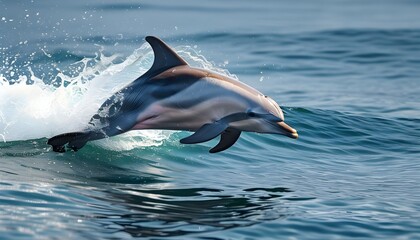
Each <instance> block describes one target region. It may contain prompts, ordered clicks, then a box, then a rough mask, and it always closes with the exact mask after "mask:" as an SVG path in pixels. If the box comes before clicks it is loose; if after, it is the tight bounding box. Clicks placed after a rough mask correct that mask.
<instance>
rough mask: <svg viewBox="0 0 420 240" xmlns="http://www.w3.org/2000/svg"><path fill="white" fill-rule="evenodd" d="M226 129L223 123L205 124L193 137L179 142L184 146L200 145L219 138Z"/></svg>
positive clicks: (226, 126) (226, 125)
mask: <svg viewBox="0 0 420 240" xmlns="http://www.w3.org/2000/svg"><path fill="white" fill-rule="evenodd" d="M226 128H228V124H226V123H224V122H214V123H207V124H204V125H203V126H201V127H200V128H199V129H198V130H197V131H196V132H195V133H194V134H193V135H191V136H189V137H186V138H183V139H181V140H180V142H181V143H184V144H193V143H202V142H207V141H209V140H212V139H213V138H215V137H217V136H219V135H220V134H221V133H222V132H223V131H224V130H226Z"/></svg>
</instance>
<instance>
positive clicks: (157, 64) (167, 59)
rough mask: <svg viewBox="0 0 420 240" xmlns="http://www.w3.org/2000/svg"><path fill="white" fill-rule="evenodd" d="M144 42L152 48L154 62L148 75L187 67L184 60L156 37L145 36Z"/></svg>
mask: <svg viewBox="0 0 420 240" xmlns="http://www.w3.org/2000/svg"><path fill="white" fill-rule="evenodd" d="M146 41H147V42H148V43H149V44H150V46H152V49H153V53H154V54H155V60H154V61H153V65H152V67H151V68H150V70H149V72H150V73H156V72H162V71H165V70H167V69H169V68H172V67H176V66H181V65H188V63H187V62H185V60H184V59H182V58H181V57H180V56H178V54H176V53H175V51H174V50H172V49H171V48H170V47H169V46H168V45H166V43H164V42H163V41H162V40H160V39H159V38H157V37H153V36H147V37H146Z"/></svg>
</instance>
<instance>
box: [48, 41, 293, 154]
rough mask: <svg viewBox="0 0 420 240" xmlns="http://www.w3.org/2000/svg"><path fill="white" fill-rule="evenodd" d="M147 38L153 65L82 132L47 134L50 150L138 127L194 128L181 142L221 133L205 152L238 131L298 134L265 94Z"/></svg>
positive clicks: (232, 139)
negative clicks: (198, 66) (48, 135)
mask: <svg viewBox="0 0 420 240" xmlns="http://www.w3.org/2000/svg"><path fill="white" fill-rule="evenodd" d="M146 41H147V42H148V43H149V44H150V45H151V47H152V49H153V52H154V61H153V65H152V67H151V68H150V69H149V70H148V71H147V72H146V73H144V74H143V75H142V76H140V77H139V78H137V79H136V80H135V81H133V82H132V83H130V84H128V85H127V86H125V87H124V88H122V89H121V90H119V91H118V92H116V93H114V94H113V95H112V96H111V97H109V98H108V99H107V100H106V101H105V102H104V103H103V104H102V106H101V107H100V108H99V110H98V112H97V113H96V114H95V115H94V116H92V118H91V120H90V121H89V123H88V124H87V127H86V128H85V129H84V130H83V131H81V132H72V133H64V134H60V135H57V136H55V137H52V138H50V139H49V140H48V144H49V145H51V146H52V148H53V151H55V152H65V151H66V149H72V150H73V151H77V150H79V149H80V148H82V147H83V146H84V145H85V144H86V143H87V142H88V141H93V140H98V139H102V138H107V137H112V136H115V135H118V134H121V133H124V132H127V131H131V130H141V129H166V130H184V131H191V132H194V133H193V134H192V135H190V136H188V137H186V138H183V139H181V140H180V142H181V143H183V144H194V143H202V142H206V141H209V140H211V139H214V138H216V137H217V136H219V135H220V136H221V137H220V141H219V143H218V144H217V145H216V146H215V147H213V148H212V149H210V153H216V152H220V151H223V150H226V149H228V148H229V147H231V146H232V145H233V144H234V143H235V142H236V141H237V140H238V138H239V136H240V135H241V132H242V131H246V132H258V133H273V134H281V135H285V136H288V137H291V138H297V137H298V134H297V131H296V130H295V129H294V128H292V127H290V126H289V125H287V124H286V123H285V122H284V115H283V112H282V110H281V108H280V107H279V105H278V104H277V103H276V102H275V101H274V100H273V99H271V98H270V97H268V96H265V95H264V94H262V93H260V92H259V91H257V90H256V89H254V88H252V87H250V86H248V85H246V84H244V83H242V82H240V81H238V80H235V79H232V78H229V77H227V76H223V75H221V74H218V73H216V72H212V71H209V70H206V69H200V68H193V67H190V66H189V65H188V63H187V62H186V61H185V60H184V59H182V58H181V57H180V56H179V55H178V54H176V53H175V51H174V50H172V49H171V48H170V47H169V46H168V45H166V44H165V43H164V42H163V41H162V40H160V39H159V38H157V37H153V36H148V37H146Z"/></svg>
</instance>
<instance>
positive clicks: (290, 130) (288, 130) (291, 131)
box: [277, 121, 299, 139]
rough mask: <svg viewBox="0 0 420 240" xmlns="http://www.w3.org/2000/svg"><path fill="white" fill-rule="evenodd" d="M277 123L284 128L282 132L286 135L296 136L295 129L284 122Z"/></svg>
mask: <svg viewBox="0 0 420 240" xmlns="http://www.w3.org/2000/svg"><path fill="white" fill-rule="evenodd" d="M277 125H279V126H280V127H281V128H282V130H284V133H285V135H286V136H288V137H291V138H295V139H296V138H298V136H299V135H298V133H297V131H296V129H294V128H292V127H290V126H289V125H287V124H286V123H285V122H283V121H282V122H277Z"/></svg>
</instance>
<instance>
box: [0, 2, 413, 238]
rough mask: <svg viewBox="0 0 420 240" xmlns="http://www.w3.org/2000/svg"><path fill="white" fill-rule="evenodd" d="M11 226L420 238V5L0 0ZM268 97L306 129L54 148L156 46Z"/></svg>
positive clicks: (4, 220) (2, 221)
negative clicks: (226, 143) (227, 140)
mask: <svg viewBox="0 0 420 240" xmlns="http://www.w3.org/2000/svg"><path fill="white" fill-rule="evenodd" d="M0 9H2V10H0V52H1V54H0V63H1V64H0V238H1V239H18V238H21V239H28V238H35V239H63V238H64V239H76V238H77V239H130V238H150V239H162V238H174V239H264V238H265V239H350V238H361V239H369V238H371V239H420V230H419V229H420V184H419V182H420V174H419V173H420V161H419V160H420V98H419V97H418V94H419V92H420V82H419V81H420V17H419V16H418V12H419V11H420V5H419V3H418V2H416V1H398V2H397V1H369V2H365V1H327V0H325V1H317V2H312V1H303V2H299V3H297V2H294V1H281V2H279V1H229V2H228V3H226V2H225V1H203V2H198V1H179V2H177V3H175V2H173V1H162V2H159V3H154V2H153V1H125V2H120V1H118V2H117V1H115V2H110V1H106V2H105V1H89V2H84V1H71V2H70V1H68V2H60V3H57V2H56V1H42V2H38V1H34V2H15V1H1V2H0ZM147 35H156V36H159V37H161V38H163V39H164V40H165V41H167V42H168V44H170V45H171V46H173V47H174V48H175V49H176V51H177V52H178V53H179V54H180V55H181V56H183V57H184V58H185V59H186V60H187V61H188V62H189V63H190V64H191V65H193V66H198V67H204V68H208V69H212V70H214V71H218V72H221V73H224V74H229V75H231V76H233V77H235V76H236V77H238V78H239V79H240V80H241V81H243V82H245V83H247V84H249V85H251V86H254V87H255V88H257V89H258V90H260V91H262V92H264V93H265V94H267V95H269V96H270V97H272V98H273V99H275V100H276V101H277V102H278V103H279V104H280V105H281V107H282V108H283V110H284V112H285V118H286V122H287V123H289V124H290V125H291V126H293V127H294V128H296V129H297V130H298V131H299V139H297V140H293V139H289V138H286V137H282V136H278V135H263V134H253V133H243V134H242V135H241V138H240V140H239V141H238V142H237V143H236V144H235V145H234V146H233V147H232V148H230V149H229V150H227V151H224V152H222V153H219V154H209V153H208V149H209V148H211V147H213V146H214V145H215V144H216V143H217V140H214V141H211V142H208V143H203V144H196V145H182V144H180V143H179V139H181V138H183V137H186V136H188V133H186V132H167V131H137V132H131V133H129V134H125V135H121V136H117V137H113V138H110V139H106V140H101V141H96V142H92V143H89V144H88V145H87V146H86V147H84V148H83V149H81V150H80V151H78V152H76V153H74V152H67V153H64V154H57V153H55V152H52V150H51V149H50V148H49V146H48V145H47V144H46V141H47V138H49V137H51V136H53V135H56V134H59V133H63V132H67V131H72V130H77V129H80V128H82V127H83V126H84V124H85V123H86V122H87V121H88V120H89V118H90V116H91V115H92V114H93V113H94V112H95V111H96V109H97V108H98V107H99V105H100V104H101V103H102V102H103V100H104V99H106V98H107V97H108V96H109V95H111V94H112V93H113V92H114V91H115V90H116V89H118V88H119V87H121V86H124V85H125V84H127V83H129V82H131V81H132V80H134V79H135V78H136V77H138V76H139V75H141V74H142V73H143V72H144V71H146V70H147V69H148V68H149V67H150V65H151V62H152V60H153V55H152V52H151V49H150V48H149V47H148V45H147V44H146V43H145V41H144V37H145V36H147Z"/></svg>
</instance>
